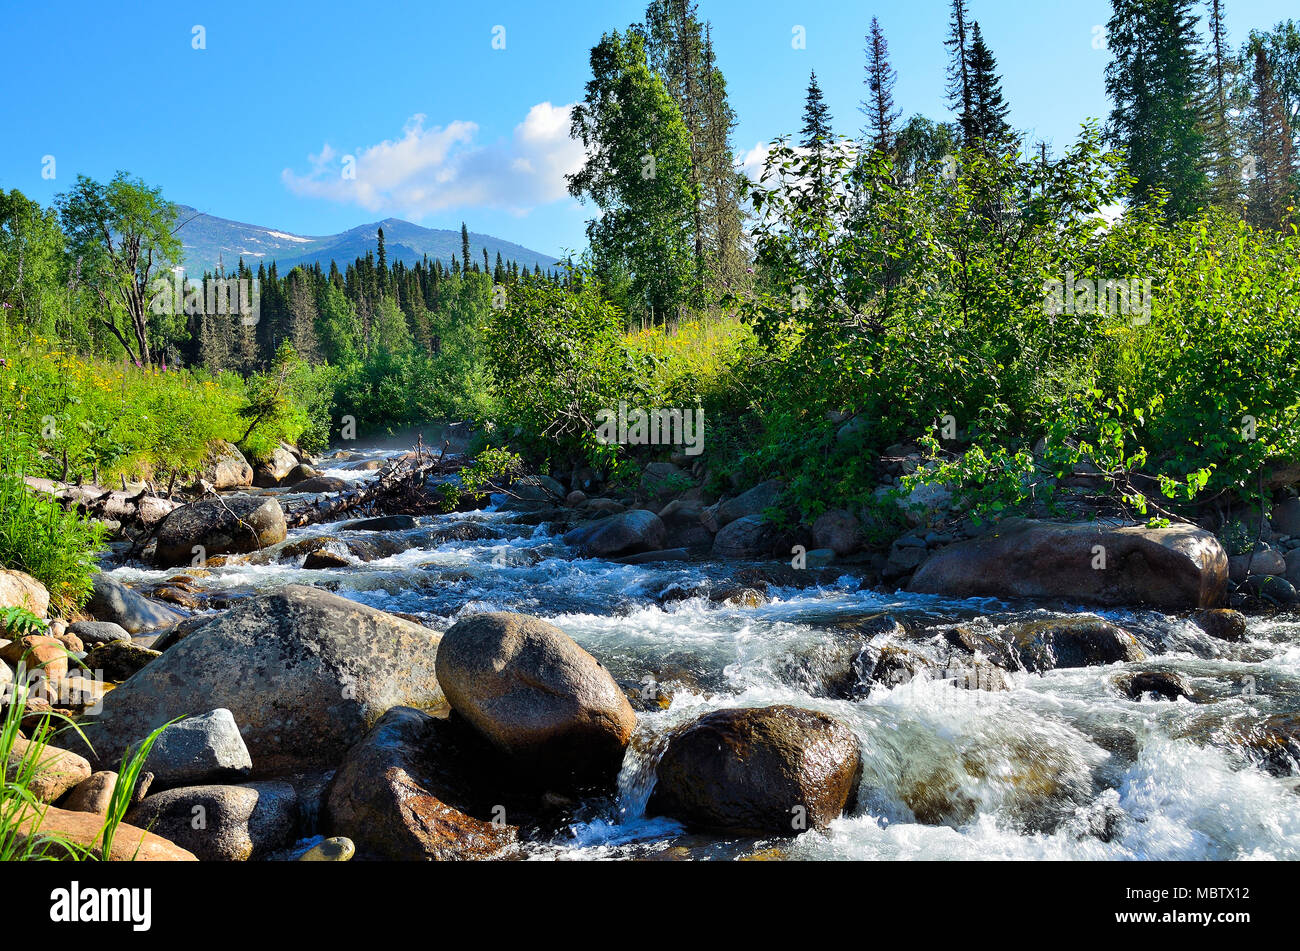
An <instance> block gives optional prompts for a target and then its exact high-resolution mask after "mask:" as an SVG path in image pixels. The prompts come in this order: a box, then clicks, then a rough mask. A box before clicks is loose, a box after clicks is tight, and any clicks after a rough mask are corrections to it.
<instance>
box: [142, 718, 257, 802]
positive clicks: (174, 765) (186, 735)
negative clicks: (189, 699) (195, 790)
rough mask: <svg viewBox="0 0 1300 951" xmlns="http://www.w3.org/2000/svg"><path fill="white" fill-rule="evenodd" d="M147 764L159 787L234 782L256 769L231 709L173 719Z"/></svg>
mask: <svg viewBox="0 0 1300 951" xmlns="http://www.w3.org/2000/svg"><path fill="white" fill-rule="evenodd" d="M145 768H146V769H148V770H149V771H150V772H152V773H153V774H154V783H153V785H154V788H155V789H171V788H173V787H176V786H198V785H202V784H204V783H214V782H222V781H226V782H234V781H237V780H240V779H243V778H246V777H247V775H248V774H249V773H250V772H251V771H252V769H253V760H252V758H251V757H250V756H249V755H248V747H247V746H245V745H244V738H243V737H242V736H240V735H239V727H238V726H237V725H236V724H235V718H234V716H233V715H232V714H231V712H230V711H229V710H225V709H220V710H213V711H211V712H209V713H204V714H201V715H200V716H196V717H187V718H186V719H184V720H181V721H180V722H178V723H173V724H172V725H171V726H169V727H167V729H165V730H163V731H162V733H161V734H159V736H158V739H157V740H155V741H154V744H153V748H152V749H150V751H149V758H148V759H147V760H146V761H145Z"/></svg>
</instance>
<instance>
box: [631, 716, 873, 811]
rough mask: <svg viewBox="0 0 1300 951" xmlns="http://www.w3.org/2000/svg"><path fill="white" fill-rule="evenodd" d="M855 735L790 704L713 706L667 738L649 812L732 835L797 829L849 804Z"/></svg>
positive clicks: (856, 758)
mask: <svg viewBox="0 0 1300 951" xmlns="http://www.w3.org/2000/svg"><path fill="white" fill-rule="evenodd" d="M861 771H862V760H861V755H860V753H859V750H858V741H857V738H856V737H855V736H854V735H853V731H852V730H850V729H849V728H848V726H847V725H845V724H844V723H842V722H841V721H840V720H838V719H836V718H835V717H832V716H828V715H827V714H824V713H818V712H815V711H812V710H803V709H800V708H798V707H791V706H773V707H762V708H744V709H733V710H716V711H714V712H712V713H706V714H705V715H704V716H702V717H700V718H699V719H697V720H695V721H693V722H692V723H689V724H687V725H686V726H685V727H683V728H682V729H681V730H680V731H678V732H677V733H675V734H674V735H673V736H672V738H671V739H669V741H668V746H667V748H666V749H665V751H664V755H663V758H662V759H661V760H660V761H659V765H658V766H657V767H656V769H655V775H656V777H657V779H656V783H655V788H654V792H653V793H652V794H651V796H650V801H649V804H648V806H647V814H649V815H666V816H671V817H672V818H674V819H679V820H681V821H682V822H685V823H686V824H687V825H688V826H691V827H695V828H699V829H706V830H711V831H717V832H724V833H730V834H745V835H783V836H789V835H798V834H799V833H800V832H803V831H805V830H806V829H811V828H825V827H826V826H827V825H829V823H830V822H831V821H832V820H833V819H835V818H837V817H838V816H839V815H840V814H841V813H843V811H844V810H845V809H846V808H847V807H848V806H850V805H851V804H852V802H853V800H854V796H855V792H856V789H857V783H858V778H859V776H860V774H861Z"/></svg>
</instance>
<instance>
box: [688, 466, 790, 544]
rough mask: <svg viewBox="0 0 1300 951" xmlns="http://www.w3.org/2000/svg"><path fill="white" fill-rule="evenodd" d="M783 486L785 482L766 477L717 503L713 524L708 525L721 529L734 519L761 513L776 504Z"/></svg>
mask: <svg viewBox="0 0 1300 951" xmlns="http://www.w3.org/2000/svg"><path fill="white" fill-rule="evenodd" d="M784 488H785V483H784V482H781V481H780V480H779V479H768V480H767V481H766V482H760V483H759V484H758V485H756V486H754V487H753V488H752V489H750V490H748V491H747V492H742V493H740V495H738V496H736V497H735V498H734V499H727V500H726V501H725V502H722V503H719V504H718V505H717V507H716V508H715V509H714V512H713V514H712V522H713V524H711V525H709V526H708V527H709V528H710V529H712V530H713V531H721V530H722V529H724V528H726V527H727V526H728V525H730V524H731V523H732V522H734V521H736V519H739V518H745V517H746V516H750V515H762V514H763V510H764V509H766V508H769V507H771V506H773V505H776V501H777V499H779V498H780V497H781V492H782V490H783V489H784ZM706 517H707V516H706Z"/></svg>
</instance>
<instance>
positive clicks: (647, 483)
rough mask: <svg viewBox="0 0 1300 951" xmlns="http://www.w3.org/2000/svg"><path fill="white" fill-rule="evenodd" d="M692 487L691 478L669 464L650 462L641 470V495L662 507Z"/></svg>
mask: <svg viewBox="0 0 1300 951" xmlns="http://www.w3.org/2000/svg"><path fill="white" fill-rule="evenodd" d="M691 485H692V482H691V477H690V476H688V475H687V474H686V473H685V472H683V471H682V470H681V469H679V468H678V467H677V466H675V465H673V464H672V463H671V462H651V463H649V464H648V465H647V466H646V467H645V468H644V469H643V470H641V494H642V495H643V496H645V497H646V498H648V499H650V500H651V501H652V502H655V503H657V504H658V505H663V504H664V503H665V502H667V501H668V500H669V499H672V498H674V497H676V496H678V495H681V494H682V492H684V491H685V490H687V489H689V488H690V487H691Z"/></svg>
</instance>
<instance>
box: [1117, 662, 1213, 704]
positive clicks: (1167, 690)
mask: <svg viewBox="0 0 1300 951" xmlns="http://www.w3.org/2000/svg"><path fill="white" fill-rule="evenodd" d="M1111 682H1112V683H1113V684H1114V685H1115V688H1116V689H1117V690H1119V692H1120V693H1122V694H1124V696H1126V697H1128V698H1129V699H1130V700H1141V699H1142V698H1143V697H1145V696H1147V695H1148V694H1154V695H1155V697H1156V699H1157V700H1177V699H1178V698H1179V697H1186V698H1187V699H1189V700H1192V701H1193V702H1195V700H1196V693H1195V691H1193V690H1192V686H1191V684H1190V683H1188V682H1187V678H1186V677H1184V676H1183V675H1182V674H1179V673H1175V672H1174V671H1171V670H1138V671H1134V672H1132V673H1124V674H1120V675H1118V676H1117V677H1115V678H1114V680H1112V681H1111Z"/></svg>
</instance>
